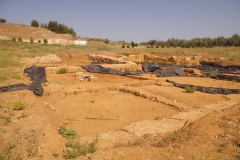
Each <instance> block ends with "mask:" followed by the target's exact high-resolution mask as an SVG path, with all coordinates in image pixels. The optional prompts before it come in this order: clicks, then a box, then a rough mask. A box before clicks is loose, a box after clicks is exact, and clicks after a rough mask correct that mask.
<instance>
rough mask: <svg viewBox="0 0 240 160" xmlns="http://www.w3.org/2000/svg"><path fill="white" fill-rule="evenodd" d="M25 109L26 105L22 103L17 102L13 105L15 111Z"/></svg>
mask: <svg viewBox="0 0 240 160" xmlns="http://www.w3.org/2000/svg"><path fill="white" fill-rule="evenodd" d="M24 108H25V104H24V103H23V102H20V101H16V102H14V103H13V110H23V109H24Z"/></svg>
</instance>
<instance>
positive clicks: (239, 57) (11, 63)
mask: <svg viewBox="0 0 240 160" xmlns="http://www.w3.org/2000/svg"><path fill="white" fill-rule="evenodd" d="M61 53H66V54H67V53H69V54H72V53H78V54H81V53H103V54H105V53H114V54H119V55H131V54H151V55H155V56H162V57H170V56H177V57H180V58H183V57H186V56H194V55H197V56H201V60H204V61H217V62H218V63H221V64H235V65H240V48H239V47H213V48H178V47H176V48H166V47H165V48H147V46H143V45H139V46H138V47H135V48H122V43H118V42H114V43H111V42H110V43H108V44H106V43H104V41H88V45H87V46H75V45H49V44H35V43H34V44H30V43H24V42H13V41H5V40H0V71H1V72H0V83H1V82H4V81H6V80H8V79H12V78H14V79H18V78H20V72H22V70H23V67H24V66H22V64H21V63H20V59H21V58H25V57H32V58H33V57H36V56H43V55H46V54H61Z"/></svg>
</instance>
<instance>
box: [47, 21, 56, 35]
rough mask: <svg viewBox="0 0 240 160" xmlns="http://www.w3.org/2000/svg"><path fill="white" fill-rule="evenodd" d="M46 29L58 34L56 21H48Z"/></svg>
mask: <svg viewBox="0 0 240 160" xmlns="http://www.w3.org/2000/svg"><path fill="white" fill-rule="evenodd" d="M48 29H49V30H50V31H53V32H55V33H58V22H57V21H49V23H48Z"/></svg>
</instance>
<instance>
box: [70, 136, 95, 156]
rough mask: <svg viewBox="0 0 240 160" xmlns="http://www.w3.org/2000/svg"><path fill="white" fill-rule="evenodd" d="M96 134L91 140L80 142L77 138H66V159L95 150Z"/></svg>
mask: <svg viewBox="0 0 240 160" xmlns="http://www.w3.org/2000/svg"><path fill="white" fill-rule="evenodd" d="M97 143H98V136H97V137H96V138H95V139H94V140H93V141H92V142H90V143H89V142H85V143H80V141H79V139H76V138H72V139H68V142H67V143H66V147H68V148H69V149H67V150H66V155H65V158H66V159H72V158H77V157H79V156H85V155H86V154H90V153H93V152H95V151H96V150H97Z"/></svg>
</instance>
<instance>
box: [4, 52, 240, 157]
mask: <svg viewBox="0 0 240 160" xmlns="http://www.w3.org/2000/svg"><path fill="white" fill-rule="evenodd" d="M63 57H64V56H63V55H62V59H63V63H62V64H61V65H65V64H67V65H73V64H76V63H77V62H73V63H70V62H65V61H64V58H63ZM85 73H87V72H85ZM87 74H92V75H94V76H95V77H97V81H96V82H89V81H88V80H87V79H85V80H84V81H80V80H78V79H76V78H75V73H66V74H56V72H53V71H52V72H47V80H48V82H46V83H44V84H43V87H44V95H43V96H42V97H36V96H35V95H34V94H33V93H32V92H31V91H28V90H24V91H15V92H5V93H0V116H1V119H0V123H1V126H0V141H1V146H0V153H1V154H4V153H6V152H8V155H10V156H11V158H14V157H15V158H16V157H19V156H21V157H22V158H23V159H64V155H65V153H64V151H65V149H66V147H65V143H66V141H67V139H66V138H65V137H62V136H61V135H60V134H59V133H58V128H59V126H62V125H66V126H67V127H68V128H70V129H73V130H75V131H76V132H77V134H78V135H79V136H80V137H81V139H82V140H91V139H93V138H94V137H96V135H99V143H98V150H97V151H96V152H95V153H93V154H89V155H87V156H83V157H78V158H77V159H96V160H99V159H106V160H111V159H126V160H128V159H141V160H146V159H239V158H240V154H239V153H240V148H239V142H240V141H239V139H238V138H240V133H239V130H240V127H239V126H240V119H239V113H240V109H239V108H240V97H239V95H213V94H207V93H201V92H194V93H192V94H191V93H186V92H185V91H184V90H183V89H180V88H176V87H173V86H172V85H171V84H165V83H163V84H162V85H156V84H159V82H160V81H162V82H164V81H165V80H166V78H159V79H158V80H156V78H155V79H153V81H154V82H156V83H155V84H154V83H153V84H144V82H145V81H146V80H140V79H134V78H130V77H126V76H117V75H108V74H95V73H87ZM169 79H170V80H173V81H176V82H177V83H185V84H186V83H188V84H194V85H202V86H212V87H225V88H240V84H239V83H236V82H230V81H220V80H214V79H209V78H192V77H181V78H179V77H177V78H176V77H171V78H169ZM19 81H21V82H23V83H26V84H27V83H29V81H28V79H26V78H22V79H21V80H19ZM157 81H159V82H157ZM141 83H142V85H139V84H141ZM6 84H8V83H7V82H6ZM129 84H138V85H135V86H134V85H131V86H132V87H134V88H136V89H141V90H144V91H146V92H149V94H154V95H156V96H161V97H164V98H165V99H167V100H169V101H172V102H173V103H174V102H179V104H182V105H184V106H188V107H189V110H185V111H182V110H179V109H177V108H174V107H172V106H170V105H166V104H163V103H158V102H156V101H153V100H150V99H148V98H144V97H140V96H137V95H134V94H130V93H125V92H122V91H119V90H118V88H119V87H120V86H126V87H127V86H129ZM1 86H4V84H1ZM15 101H22V102H24V103H25V105H26V107H25V108H24V109H23V110H20V111H16V110H13V109H12V107H13V103H14V102H15ZM220 101H221V102H229V105H226V107H224V106H223V109H221V108H220V109H219V108H218V107H219V105H218V104H219V103H218V102H220ZM230 102H231V103H230ZM232 102H234V103H232ZM210 104H211V107H209V108H207V109H206V107H205V106H207V105H210ZM204 107H205V108H204ZM201 110H202V113H204V114H201V113H198V114H197V115H198V116H199V117H198V118H197V119H194V121H191V123H186V125H185V124H184V122H185V121H181V122H180V120H179V121H176V123H178V122H179V123H180V125H176V126H177V127H175V128H174V130H175V132H174V131H173V132H169V133H164V134H163V133H161V132H160V131H159V132H154V134H144V135H142V136H137V135H135V134H133V133H131V132H128V131H126V130H123V127H124V126H127V125H130V124H134V123H136V124H137V122H139V123H140V122H143V121H146V120H149V121H155V122H159V121H161V122H162V121H163V120H165V119H171V118H173V117H174V116H175V115H179V114H181V113H193V112H192V111H200V112H201ZM7 117H8V118H7ZM193 118H194V117H193ZM195 118H196V117H195ZM176 119H177V118H176ZM166 123H167V121H166ZM182 124H184V125H182ZM165 125H166V126H167V124H165ZM179 126H180V127H179ZM147 127H151V124H150V125H149V126H147ZM152 127H153V126H152ZM169 127H170V126H169ZM182 127H183V128H182ZM136 129H141V128H136ZM179 129H180V130H179ZM181 129H182V130H181ZM149 132H150V130H149ZM238 136H239V137H238ZM11 146H12V147H11ZM55 153H56V154H58V157H55V156H53V155H54V154H55ZM1 154H0V157H1Z"/></svg>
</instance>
